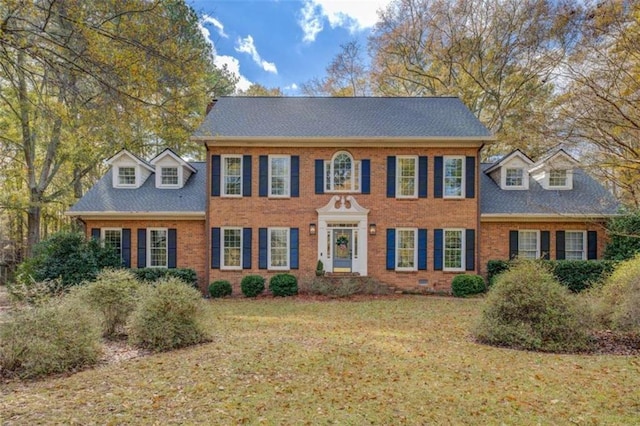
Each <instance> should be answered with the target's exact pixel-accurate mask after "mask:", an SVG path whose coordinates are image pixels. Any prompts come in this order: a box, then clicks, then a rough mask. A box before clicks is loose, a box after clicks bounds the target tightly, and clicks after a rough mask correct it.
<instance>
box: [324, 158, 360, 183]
mask: <svg viewBox="0 0 640 426" xmlns="http://www.w3.org/2000/svg"><path fill="white" fill-rule="evenodd" d="M324 169H325V191H328V192H330V191H339V192H358V191H360V161H354V160H353V157H351V154H349V153H348V152H345V151H339V152H336V153H335V154H334V155H333V158H332V159H331V161H325V165H324Z"/></svg>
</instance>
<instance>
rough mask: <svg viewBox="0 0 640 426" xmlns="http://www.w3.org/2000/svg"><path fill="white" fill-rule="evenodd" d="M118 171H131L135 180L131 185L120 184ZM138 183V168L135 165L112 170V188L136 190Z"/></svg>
mask: <svg viewBox="0 0 640 426" xmlns="http://www.w3.org/2000/svg"><path fill="white" fill-rule="evenodd" d="M120 169H133V172H134V176H135V178H134V179H135V180H134V182H133V183H120ZM138 182H140V167H138V166H136V165H123V166H116V167H115V168H114V175H113V186H114V188H137V187H138Z"/></svg>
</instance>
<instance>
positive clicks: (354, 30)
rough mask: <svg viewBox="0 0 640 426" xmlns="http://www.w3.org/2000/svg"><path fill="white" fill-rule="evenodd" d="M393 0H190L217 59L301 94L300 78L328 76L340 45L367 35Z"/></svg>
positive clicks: (244, 81)
mask: <svg viewBox="0 0 640 426" xmlns="http://www.w3.org/2000/svg"><path fill="white" fill-rule="evenodd" d="M390 1H391V0H343V1H340V0H190V1H189V4H190V5H191V6H192V7H193V8H194V9H195V11H196V12H197V13H198V14H199V16H200V17H201V21H200V23H201V28H202V31H203V33H204V34H205V35H206V36H207V37H208V38H209V40H211V42H212V44H213V46H214V50H215V53H216V64H218V65H221V64H226V65H227V66H228V67H229V69H230V70H231V71H233V72H234V73H236V74H237V75H238V76H239V77H240V82H239V83H238V87H239V88H240V89H246V88H247V87H248V86H249V85H250V84H251V83H258V84H261V85H263V86H266V87H269V88H271V87H280V88H281V89H282V90H283V92H284V93H285V95H298V94H300V91H299V87H300V84H301V83H304V82H306V81H308V80H310V79H311V78H313V77H322V76H324V70H325V68H326V66H327V65H328V64H329V62H330V61H331V60H332V59H333V57H334V56H335V55H336V54H337V53H339V52H340V45H341V44H344V43H347V42H349V41H351V40H354V39H357V40H359V41H360V43H361V45H362V47H363V48H366V40H367V37H368V35H369V33H370V31H371V29H372V27H373V25H374V24H375V22H376V19H377V13H376V12H377V10H379V9H381V8H384V7H385V6H386V5H387V4H389V3H390Z"/></svg>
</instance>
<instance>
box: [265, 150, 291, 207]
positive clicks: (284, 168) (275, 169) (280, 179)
mask: <svg viewBox="0 0 640 426" xmlns="http://www.w3.org/2000/svg"><path fill="white" fill-rule="evenodd" d="M290 180H291V157H289V156H288V155H270V156H269V196H270V197H288V196H289V195H290V191H291V189H290V188H291V183H290Z"/></svg>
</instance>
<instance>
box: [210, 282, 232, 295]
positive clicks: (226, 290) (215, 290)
mask: <svg viewBox="0 0 640 426" xmlns="http://www.w3.org/2000/svg"><path fill="white" fill-rule="evenodd" d="M232 291H233V290H232V289H231V283H230V282H229V281H227V280H218V281H214V282H212V283H211V284H210V285H209V294H210V295H211V297H213V298H214V299H216V298H220V297H225V296H231V293H232Z"/></svg>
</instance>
